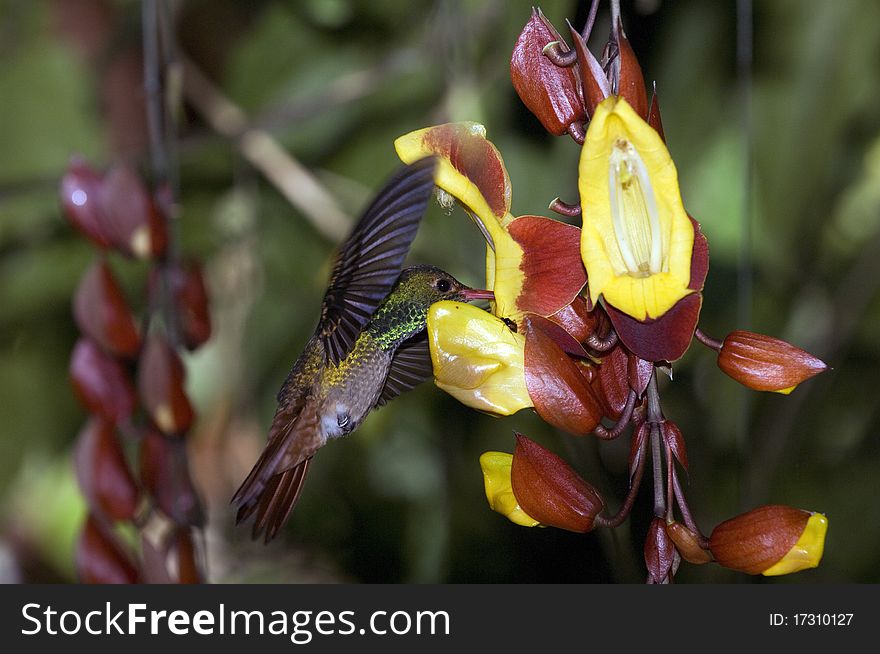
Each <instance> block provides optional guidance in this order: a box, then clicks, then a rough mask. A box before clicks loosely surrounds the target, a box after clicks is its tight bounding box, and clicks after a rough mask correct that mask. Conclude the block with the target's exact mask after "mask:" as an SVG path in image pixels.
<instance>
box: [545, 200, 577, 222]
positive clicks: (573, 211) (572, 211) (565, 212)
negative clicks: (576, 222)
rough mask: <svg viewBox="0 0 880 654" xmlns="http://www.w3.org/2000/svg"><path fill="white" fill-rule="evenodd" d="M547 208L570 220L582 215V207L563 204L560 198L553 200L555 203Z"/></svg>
mask: <svg viewBox="0 0 880 654" xmlns="http://www.w3.org/2000/svg"><path fill="white" fill-rule="evenodd" d="M547 208H548V209H550V211H555V212H556V213H558V214H559V215H561V216H566V217H568V218H574V217H576V216H580V215H581V205H579V204H569V203H568V202H563V201H562V200H560V199H559V198H553V201H552V202H550V205H549V206H548V207H547Z"/></svg>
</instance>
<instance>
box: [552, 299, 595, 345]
mask: <svg viewBox="0 0 880 654" xmlns="http://www.w3.org/2000/svg"><path fill="white" fill-rule="evenodd" d="M547 317H548V318H549V319H550V320H552V321H553V322H555V323H556V324H558V325H560V326H561V327H562V328H563V329H565V331H567V332H568V333H569V334H571V335H572V337H574V338H575V339H576V340H577V341H578V342H579V343H583V342H584V341H586V340H587V337H589V335H590V334H592V333H593V332H594V331H596V327H597V325H598V315H597V313H596V312H595V311H587V303H586V301H585V300H584V298H583V297H582V296H580V295H578V296H577V297H575V299H574V300H572V301H571V303H570V304H566V305H565V306H564V307H562V308H561V309H560V310H559V311H557V312H556V313H554V314H551V315H549V316H547Z"/></svg>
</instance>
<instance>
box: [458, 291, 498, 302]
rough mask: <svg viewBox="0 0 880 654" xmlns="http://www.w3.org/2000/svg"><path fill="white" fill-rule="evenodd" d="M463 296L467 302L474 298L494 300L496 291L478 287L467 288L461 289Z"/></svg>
mask: <svg viewBox="0 0 880 654" xmlns="http://www.w3.org/2000/svg"><path fill="white" fill-rule="evenodd" d="M461 295H462V297H464V299H465V300H466V301H467V302H472V301H473V300H494V299H495V293H493V292H492V291H487V290H482V289H476V288H465V289H462V291H461Z"/></svg>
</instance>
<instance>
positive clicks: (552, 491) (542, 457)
mask: <svg viewBox="0 0 880 654" xmlns="http://www.w3.org/2000/svg"><path fill="white" fill-rule="evenodd" d="M510 483H511V488H512V490H513V494H514V496H515V497H516V501H517V503H518V504H519V505H520V507H522V510H523V511H525V512H526V513H527V514H528V515H530V516H531V517H533V518H534V519H535V520H537V521H538V522H540V523H542V524H545V525H550V526H551V527H558V528H560V529H567V530H569V531H575V532H581V533H583V532H587V531H590V530H591V529H592V528H593V520H594V519H595V517H596V515H597V514H598V513H599V512H600V511H601V510H602V508H603V507H604V503H603V501H602V498H601V496H600V495H599V493H598V492H597V491H596V489H595V488H593V487H592V486H591V485H590V484H588V483H587V482H586V481H584V480H583V479H582V478H581V477H580V475H578V474H577V473H576V472H575V471H574V470H572V469H571V467H570V466H569V465H568V464H567V463H566V462H565V461H563V460H562V459H561V458H560V457H558V456H557V455H555V454H554V453H553V452H551V451H550V450H547V449H545V448H543V447H541V446H540V445H538V444H537V443H536V442H535V441H533V440H531V439H529V438H526V437H525V436H523V435H522V434H516V449H515V450H514V452H513V462H512V464H511V468H510Z"/></svg>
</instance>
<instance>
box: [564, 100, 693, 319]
mask: <svg viewBox="0 0 880 654" xmlns="http://www.w3.org/2000/svg"><path fill="white" fill-rule="evenodd" d="M578 186H579V190H580V195H581V205H582V206H581V208H582V215H583V221H584V224H583V230H582V232H581V256H582V257H583V260H584V265H585V266H586V268H587V277H588V279H589V283H588V287H589V292H590V297H591V299H592V300H593V302H594V303H595V302H596V301H597V300H598V298H599V296H600V295H601V296H603V297H604V298H605V301H606V302H608V303H609V304H611V305H612V306H614V307H615V308H616V309H618V310H620V311H622V312H624V313H626V314H627V315H629V316H631V317H633V318H635V319H636V320H642V321H644V320H647V319H656V318H659V317H660V316H662V315H663V314H664V313H666V312H667V311H668V310H669V309H671V308H672V307H673V306H674V305H675V304H676V303H677V302H678V301H679V300H681V299H682V298H683V297H685V296H686V295H688V294H689V293H692V292H693V290H692V289H689V288H688V284H689V283H690V276H691V256H692V254H693V247H694V227H693V224H692V223H691V221H690V219H689V218H688V215H687V213H686V212H685V209H684V205H683V204H682V201H681V193H680V191H679V188H678V174H677V172H676V170H675V164H674V163H673V161H672V158H671V157H670V156H669V151H668V150H667V149H666V146H665V145H664V143H663V139H662V138H661V137H660V135H659V134H658V133H657V132H656V131H655V130H654V129H653V128H652V127H651V126H650V125H648V123H646V122H645V121H644V120H643V119H642V118H641V117H639V115H638V114H636V112H635V111H634V110H633V108H632V107H631V106H630V105H629V103H628V102H627V101H626V100H624V99H623V98H620V97H617V96H610V97H608V98H607V99H605V100H604V101H603V102H602V103H601V104H600V105H599V106H598V107H597V108H596V113H595V115H594V116H593V118H592V120H591V121H590V126H589V128H588V129H587V135H586V140H585V141H584V147H583V150H582V151H581V158H580V165H579V170H578Z"/></svg>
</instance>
